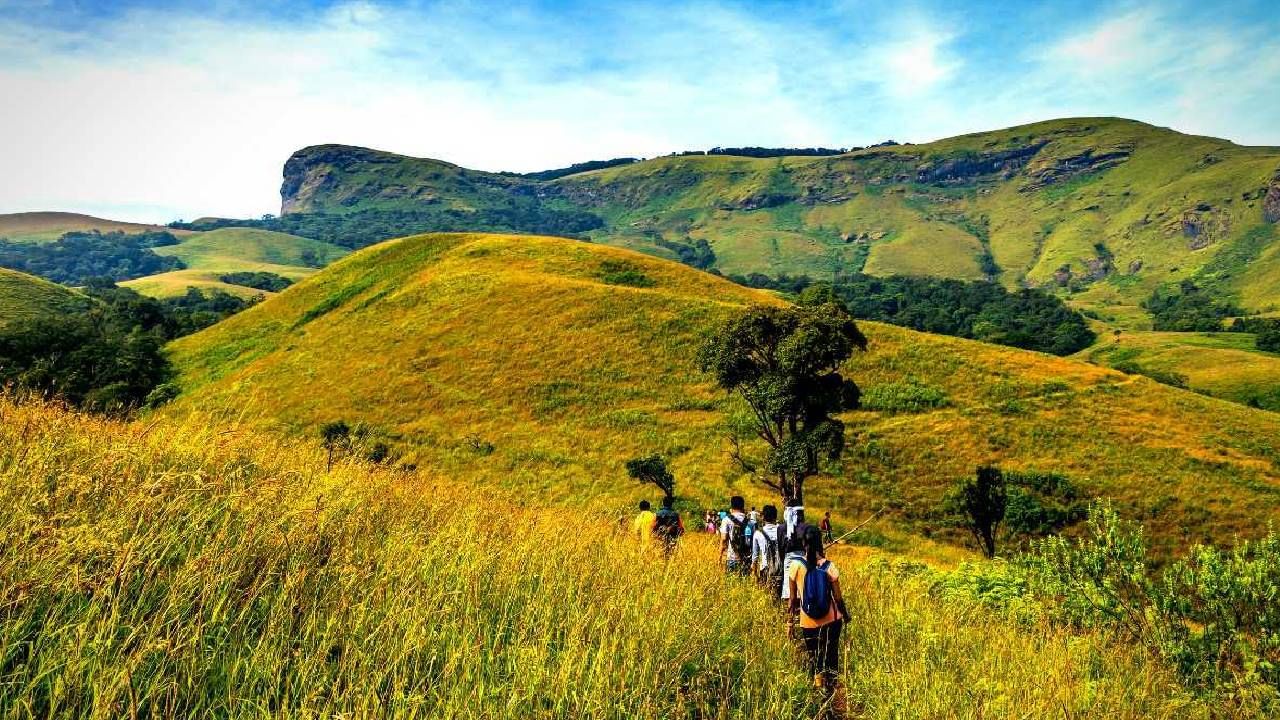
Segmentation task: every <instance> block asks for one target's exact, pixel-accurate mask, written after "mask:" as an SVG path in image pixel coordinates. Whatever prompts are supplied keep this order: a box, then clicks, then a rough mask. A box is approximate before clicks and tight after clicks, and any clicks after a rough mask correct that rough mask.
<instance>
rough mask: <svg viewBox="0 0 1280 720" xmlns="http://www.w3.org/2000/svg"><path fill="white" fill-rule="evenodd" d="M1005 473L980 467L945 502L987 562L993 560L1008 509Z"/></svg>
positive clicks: (993, 468)
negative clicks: (999, 532)
mask: <svg viewBox="0 0 1280 720" xmlns="http://www.w3.org/2000/svg"><path fill="white" fill-rule="evenodd" d="M1008 502H1009V499H1008V492H1007V488H1006V486H1005V479H1004V473H1002V472H1000V468H996V467H980V468H978V472H977V473H976V475H975V477H972V478H967V479H964V480H961V481H959V482H957V483H956V486H955V487H954V488H953V489H952V491H951V494H950V496H949V497H948V498H947V506H948V510H950V511H951V512H952V513H954V514H957V515H959V516H961V518H962V522H963V523H964V526H965V527H966V528H968V529H969V532H971V533H973V538H974V540H977V541H978V545H979V546H980V547H981V548H982V552H983V554H985V555H986V556H987V557H989V558H993V557H995V556H996V531H997V530H998V529H999V528H1000V523H1002V522H1004V515H1005V510H1006V508H1007V506H1008Z"/></svg>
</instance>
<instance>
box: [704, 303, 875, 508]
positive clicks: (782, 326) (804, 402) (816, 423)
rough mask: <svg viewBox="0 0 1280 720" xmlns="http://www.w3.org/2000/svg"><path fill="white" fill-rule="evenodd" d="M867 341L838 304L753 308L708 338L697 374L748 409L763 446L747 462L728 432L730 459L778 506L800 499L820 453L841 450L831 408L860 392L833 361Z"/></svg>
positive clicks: (852, 403)
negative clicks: (774, 495) (761, 455)
mask: <svg viewBox="0 0 1280 720" xmlns="http://www.w3.org/2000/svg"><path fill="white" fill-rule="evenodd" d="M866 349H867V339H866V337H864V336H863V335H862V332H861V331H860V330H858V326H857V324H856V323H855V322H854V321H853V318H852V317H851V316H850V315H849V313H848V312H847V311H846V310H845V308H844V307H843V306H842V305H839V304H837V303H832V302H828V303H823V304H818V305H808V306H800V307H753V308H750V309H748V310H747V311H745V312H744V313H743V314H741V315H740V316H738V317H736V318H734V319H733V320H731V321H730V322H729V323H728V324H726V325H725V326H724V327H723V328H721V329H720V330H719V331H718V332H716V333H714V334H712V335H711V336H709V337H708V338H707V340H706V342H705V343H704V345H703V346H702V350H701V352H700V354H699V360H700V364H701V366H702V370H703V372H707V373H710V374H711V375H713V376H714V377H715V380H716V384H718V385H719V386H720V387H721V388H722V389H724V390H726V391H728V392H731V393H737V394H738V395H740V396H741V397H742V399H743V400H745V401H746V403H747V405H748V407H750V409H751V421H750V425H751V431H752V432H754V434H755V435H756V436H757V437H759V438H760V439H761V440H763V441H764V442H765V443H766V444H767V445H768V446H769V449H768V452H767V454H766V457H765V459H764V461H763V463H760V464H757V463H755V462H751V461H748V460H747V459H746V458H745V457H744V456H743V453H742V445H741V440H740V438H739V437H738V436H737V434H736V433H735V434H733V435H732V436H731V438H730V440H731V441H732V443H733V448H734V453H733V454H734V459H735V460H737V461H738V463H739V464H740V465H741V466H742V468H743V469H744V470H746V471H747V472H749V473H751V474H752V475H755V476H757V477H759V478H760V479H761V480H762V481H763V482H764V483H765V484H766V485H768V486H769V487H771V488H773V489H774V490H776V491H778V494H779V495H780V496H781V497H782V502H783V504H784V505H785V506H793V505H802V504H804V481H805V479H806V478H808V477H811V476H813V475H816V474H817V473H818V470H819V467H818V464H819V462H820V461H821V459H823V458H827V459H830V460H836V459H839V457H840V456H841V454H843V453H844V423H842V422H841V421H840V420H838V419H836V418H835V417H832V416H833V415H834V414H836V413H839V412H843V411H845V410H853V409H856V408H857V407H858V401H859V397H860V395H861V393H860V391H859V390H858V386H857V385H855V384H854V382H853V381H852V380H850V379H848V378H846V377H844V376H843V375H841V374H840V366H841V365H843V364H844V362H845V361H846V360H848V359H849V358H850V357H851V356H852V355H853V352H854V350H866Z"/></svg>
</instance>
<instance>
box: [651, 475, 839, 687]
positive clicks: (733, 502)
mask: <svg viewBox="0 0 1280 720" xmlns="http://www.w3.org/2000/svg"><path fill="white" fill-rule="evenodd" d="M673 505H674V499H673V498H671V497H669V496H668V497H665V498H663V500H662V508H661V509H659V510H658V511H657V512H654V511H653V510H652V509H651V508H650V505H649V502H648V501H647V500H646V501H642V502H641V503H640V513H639V514H638V515H637V516H636V518H635V520H634V521H633V525H632V529H633V531H634V532H635V534H636V537H637V538H638V539H639V541H640V542H641V543H642V544H645V545H652V544H657V545H660V546H661V547H662V549H663V550H664V551H665V552H667V553H670V552H672V551H674V550H675V547H676V545H677V542H678V540H679V538H680V537H681V536H682V535H683V534H684V532H685V528H684V523H683V522H682V520H681V519H680V514H679V513H678V512H676V511H675V509H674V508H673ZM703 529H704V531H706V532H714V533H716V534H718V535H719V540H718V546H719V552H720V560H721V562H722V563H723V564H724V567H725V570H726V572H729V573H731V574H735V575H741V576H744V577H752V578H754V579H755V580H756V581H757V582H759V583H760V585H761V586H762V587H764V588H765V590H766V592H768V593H770V595H771V596H772V597H774V598H776V599H777V601H778V602H779V603H780V604H781V605H782V606H783V607H784V608H785V609H786V611H787V615H786V616H787V620H788V621H787V628H788V634H789V635H791V636H792V637H794V636H795V633H796V631H797V630H798V631H799V635H800V637H801V638H802V640H803V643H804V650H805V656H806V658H807V660H808V665H809V667H810V669H811V671H812V673H813V678H814V685H815V686H816V687H818V688H820V689H822V690H824V691H826V692H834V691H835V690H836V686H837V681H838V677H839V668H840V630H841V628H842V627H843V625H844V619H845V618H846V617H848V612H847V611H846V610H845V606H844V596H843V594H842V593H841V590H840V572H839V570H837V569H836V566H835V564H834V563H832V562H831V561H830V560H829V559H828V558H827V556H826V550H827V547H828V546H829V545H831V544H832V543H833V538H832V533H831V513H825V514H824V515H823V517H822V520H821V521H820V523H819V524H818V525H810V524H808V523H806V522H805V518H804V508H803V507H802V506H791V507H787V508H785V509H784V511H783V516H782V517H781V518H779V517H778V508H777V507H775V506H773V505H765V506H764V508H763V511H762V512H758V511H757V510H756V509H755V508H754V507H753V508H751V510H750V511H748V510H747V509H746V503H745V502H744V500H743V498H742V497H740V496H737V495H735V496H733V497H732V498H731V499H730V501H729V509H728V510H727V511H721V512H716V511H710V512H707V513H705V514H704V515H703Z"/></svg>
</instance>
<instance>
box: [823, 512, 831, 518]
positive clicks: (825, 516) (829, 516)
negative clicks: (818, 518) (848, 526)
mask: <svg viewBox="0 0 1280 720" xmlns="http://www.w3.org/2000/svg"><path fill="white" fill-rule="evenodd" d="M822 517H824V518H826V519H828V520H830V519H831V511H830V510H828V511H826V512H824V513H822Z"/></svg>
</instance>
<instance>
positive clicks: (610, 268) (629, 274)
mask: <svg viewBox="0 0 1280 720" xmlns="http://www.w3.org/2000/svg"><path fill="white" fill-rule="evenodd" d="M600 279H601V280H603V281H604V282H606V283H608V284H609V285H625V286H627V287H637V288H647V287H653V286H654V285H657V283H656V282H654V280H653V278H651V277H649V276H648V275H645V274H644V271H642V270H641V269H640V268H639V267H636V266H635V265H633V264H632V263H629V262H627V261H625V260H605V261H604V262H602V263H600Z"/></svg>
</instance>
